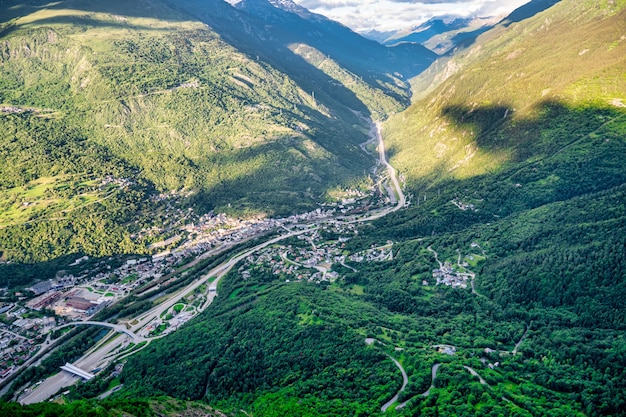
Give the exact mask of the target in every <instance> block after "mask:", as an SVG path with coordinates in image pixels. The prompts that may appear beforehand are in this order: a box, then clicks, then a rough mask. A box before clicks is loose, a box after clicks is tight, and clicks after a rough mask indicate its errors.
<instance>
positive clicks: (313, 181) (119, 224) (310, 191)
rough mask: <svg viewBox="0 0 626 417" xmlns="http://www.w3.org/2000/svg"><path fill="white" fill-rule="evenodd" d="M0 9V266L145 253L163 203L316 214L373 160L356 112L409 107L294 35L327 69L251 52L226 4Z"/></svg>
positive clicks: (181, 0)
mask: <svg viewBox="0 0 626 417" xmlns="http://www.w3.org/2000/svg"><path fill="white" fill-rule="evenodd" d="M268 6H269V7H271V8H272V9H273V10H275V12H276V13H278V14H280V13H282V14H285V15H287V16H288V17H289V18H290V19H291V18H292V17H291V16H294V17H293V18H294V19H295V18H297V17H296V15H293V14H290V13H287V12H284V11H282V10H279V9H275V8H273V7H272V6H270V5H268ZM0 7H1V10H0V16H2V18H1V23H0V62H1V66H0V132H1V133H0V176H1V177H2V179H3V181H2V184H1V185H0V242H2V243H1V244H0V252H1V253H2V255H1V256H2V259H3V260H5V261H6V260H11V261H26V262H33V261H41V260H48V259H53V258H56V257H59V256H62V255H65V254H68V253H81V252H82V253H86V254H90V255H105V254H112V253H130V252H143V251H145V247H146V242H144V241H142V239H138V238H136V236H137V235H138V233H139V232H140V231H141V230H146V229H149V228H151V227H154V226H157V227H158V226H159V224H158V222H159V221H160V220H158V219H159V218H160V217H161V216H160V215H156V216H155V213H162V212H163V210H164V207H163V204H161V205H159V204H157V203H156V202H155V200H154V199H150V196H155V195H157V194H159V193H163V192H171V191H174V192H175V193H176V195H177V196H178V197H180V198H178V202H177V208H184V209H186V208H187V207H190V206H193V207H195V208H196V209H197V211H198V213H200V214H201V213H202V212H206V211H209V210H211V209H213V208H216V207H217V208H219V209H221V210H229V209H230V210H231V211H233V212H235V213H247V212H252V213H266V214H270V215H271V214H278V213H279V214H285V213H291V212H297V211H304V210H310V209H312V208H315V207H317V206H316V203H317V202H319V201H324V200H325V199H326V198H327V194H326V193H327V192H328V190H330V189H332V188H333V187H337V186H340V185H341V186H344V187H350V186H354V185H355V184H358V183H359V182H360V181H361V180H362V179H363V178H364V173H365V172H366V171H367V170H368V169H369V168H370V166H371V164H372V160H371V157H369V156H367V155H366V154H365V153H364V152H363V151H361V149H360V148H359V146H358V144H360V143H362V142H364V141H365V140H367V126H366V125H365V124H364V122H363V120H362V119H361V118H360V117H359V116H358V115H357V114H356V113H355V112H357V111H358V112H360V113H361V115H362V116H368V115H369V114H370V113H372V112H375V113H376V115H377V116H376V117H384V115H385V114H387V113H388V112H390V111H398V110H399V109H401V108H403V106H404V105H405V103H406V102H407V99H408V91H407V88H406V85H405V84H404V83H403V81H401V80H400V79H397V78H395V77H393V76H388V75H383V73H382V71H378V72H377V73H376V74H378V75H380V77H384V79H383V78H380V77H379V76H378V75H376V74H373V75H370V76H369V78H368V79H367V80H365V81H363V80H362V79H360V78H359V77H358V76H356V75H355V74H353V73H351V72H350V71H349V70H347V69H345V68H343V67H342V66H341V65H340V64H339V63H337V62H335V61H334V60H331V59H326V57H325V56H324V55H323V54H322V53H318V52H316V50H314V49H313V48H312V47H309V46H308V45H306V44H305V43H304V40H302V41H301V43H300V44H299V46H298V48H299V50H300V51H301V53H302V54H307V56H308V58H309V59H308V61H310V62H314V61H315V60H317V59H319V61H320V62H319V65H320V68H321V69H319V68H317V67H316V66H315V65H313V64H311V63H309V62H308V61H307V60H304V59H303V58H301V57H300V56H298V55H297V54H294V53H293V52H291V51H290V50H289V49H288V48H283V49H282V50H278V49H276V48H275V45H272V44H268V45H266V46H265V47H264V48H262V47H259V48H258V50H256V53H254V54H252V52H253V51H255V47H256V46H257V45H263V44H264V43H266V44H267V39H265V38H264V36H266V35H267V33H266V32H265V30H266V29H265V26H264V23H263V22H262V21H259V20H258V19H257V18H256V17H254V16H250V15H249V14H247V13H244V12H241V11H238V10H237V9H235V8H233V7H232V6H230V5H229V4H227V3H225V2H224V1H222V0H211V1H203V2H197V1H191V0H177V1H174V2H160V1H150V2H147V1H138V2H132V3H128V2H125V1H112V2H106V3H102V2H97V1H90V0H73V1H63V2H55V3H48V2H30V3H25V4H22V3H21V2H17V1H3V2H2V3H1V4H0ZM266 17H268V16H266ZM207 24H208V25H207ZM308 24H309V27H310V28H311V30H312V29H313V28H315V22H311V23H308ZM325 24H328V23H325ZM276 26H277V29H276V30H280V27H279V26H280V25H276ZM344 29H345V28H344ZM345 31H347V29H345ZM352 35H353V36H354V37H356V38H358V36H357V35H354V34H352ZM361 39H362V38H361ZM362 41H363V42H369V41H365V40H364V39H362ZM270 52H271V53H270ZM415 59H417V60H419V59H421V58H419V57H415ZM322 61H323V62H322ZM281 62H282V64H280V63H281ZM279 64H280V65H279ZM394 71H395V70H394V69H393V67H392V68H389V72H390V73H393V72H394ZM376 80H378V81H380V84H379V83H378V82H377V81H376ZM134 236H135V237H134ZM147 243H149V242H147Z"/></svg>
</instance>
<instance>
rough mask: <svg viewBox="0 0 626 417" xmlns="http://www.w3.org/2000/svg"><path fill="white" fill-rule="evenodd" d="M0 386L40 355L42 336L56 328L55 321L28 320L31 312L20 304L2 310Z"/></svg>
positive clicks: (49, 318)
mask: <svg viewBox="0 0 626 417" xmlns="http://www.w3.org/2000/svg"><path fill="white" fill-rule="evenodd" d="M0 311H2V313H3V314H4V316H3V320H2V322H0V382H1V381H2V380H3V379H4V378H6V377H8V376H10V375H11V374H12V373H13V372H14V371H15V369H16V368H17V367H19V366H20V365H22V364H23V363H24V362H26V361H28V360H29V359H30V358H31V357H32V356H33V355H34V354H35V353H36V352H38V351H39V348H40V345H41V343H42V342H43V341H44V337H43V335H44V334H46V333H47V332H49V331H50V330H51V329H52V328H53V327H55V326H56V320H55V319H54V317H46V316H42V317H32V318H27V317H26V316H27V313H28V312H29V310H28V309H27V308H25V307H22V306H20V305H18V304H7V305H3V306H2V308H0Z"/></svg>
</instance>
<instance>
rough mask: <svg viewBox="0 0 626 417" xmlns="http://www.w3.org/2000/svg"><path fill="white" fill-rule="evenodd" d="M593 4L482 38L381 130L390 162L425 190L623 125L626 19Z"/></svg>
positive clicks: (567, 7) (567, 5) (568, 6)
mask: <svg viewBox="0 0 626 417" xmlns="http://www.w3.org/2000/svg"><path fill="white" fill-rule="evenodd" d="M601 3H602V2H585V3H583V4H581V3H580V2H571V1H562V2H560V3H558V4H557V5H555V6H553V7H552V8H550V9H548V10H546V11H544V12H542V13H540V14H538V15H536V16H534V17H533V18H531V19H529V20H527V21H522V22H520V23H511V24H510V26H508V28H506V30H505V28H502V27H501V28H498V29H496V30H494V33H491V32H489V33H487V34H485V35H483V36H482V37H480V38H479V39H478V41H477V43H476V44H475V45H473V46H472V47H471V49H470V50H469V52H468V53H467V54H465V55H464V56H462V57H461V58H459V59H458V65H459V66H460V67H461V68H462V69H461V70H460V71H459V72H457V73H456V74H455V75H453V76H452V77H450V78H449V79H448V80H447V81H446V82H444V83H443V84H442V85H441V86H440V87H439V88H437V89H436V90H435V91H434V92H432V93H431V94H430V95H428V96H427V97H425V98H423V99H422V100H420V101H419V102H418V103H416V104H415V105H414V106H412V107H411V108H410V109H409V110H408V111H406V112H404V113H402V114H399V115H398V116H396V117H394V118H392V119H391V120H390V121H389V123H387V124H386V126H385V127H386V129H385V132H386V136H387V141H388V143H389V146H390V147H391V149H392V155H393V157H392V162H393V163H395V164H397V166H398V167H399V168H400V170H401V171H404V172H405V173H406V174H407V175H408V177H409V179H410V182H411V183H412V184H414V185H417V184H420V185H421V186H429V185H432V184H433V183H434V182H436V181H442V180H446V179H468V178H472V177H475V176H478V175H484V174H494V173H499V172H503V171H505V170H507V169H510V168H512V167H514V166H516V165H518V164H520V163H525V162H532V161H536V160H537V159H539V158H546V157H549V156H551V155H553V154H554V153H555V152H557V151H558V150H559V149H561V148H562V147H564V146H566V145H568V144H569V143H570V142H572V141H573V140H575V139H580V140H581V141H583V142H589V141H591V140H593V131H594V130H595V129H597V128H599V127H600V126H601V125H604V123H609V122H610V123H611V125H612V126H613V127H614V126H615V124H618V125H619V124H623V123H624V121H623V120H622V119H621V115H622V114H624V106H625V104H624V103H625V102H626V79H625V78H624V71H625V69H626V24H625V23H624V22H626V13H625V12H624V5H623V4H622V5H621V6H620V5H617V4H615V3H613V5H612V6H609V5H604V6H602V4H601ZM622 3H623V2H622ZM495 35H497V37H495V38H494V36H495ZM612 120H613V121H612ZM598 122H601V123H598ZM585 135H588V136H587V137H586V138H585ZM620 142H621V141H620V140H616V141H614V142H613V143H612V144H605V145H604V146H611V147H612V146H620Z"/></svg>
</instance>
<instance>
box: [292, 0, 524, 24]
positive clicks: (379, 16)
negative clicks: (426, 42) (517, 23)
mask: <svg viewBox="0 0 626 417" xmlns="http://www.w3.org/2000/svg"><path fill="white" fill-rule="evenodd" d="M294 1H295V2H296V3H298V4H299V5H301V6H304V7H306V8H307V9H309V10H311V11H312V12H315V13H319V14H323V15H325V16H327V17H329V18H331V19H333V20H337V21H339V22H341V23H343V24H344V25H346V26H348V27H350V28H351V29H353V30H355V31H357V32H363V31H367V30H371V29H376V30H379V31H387V30H398V29H403V28H406V27H409V26H412V25H416V24H419V23H422V22H424V21H426V20H428V19H430V18H431V17H434V16H445V15H455V16H462V17H467V16H481V17H484V16H496V15H502V14H507V13H509V12H511V11H513V10H514V9H516V8H517V7H519V6H521V5H523V4H524V3H527V2H528V1H529V0H294Z"/></svg>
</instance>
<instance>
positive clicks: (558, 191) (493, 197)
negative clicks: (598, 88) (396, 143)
mask: <svg viewBox="0 0 626 417" xmlns="http://www.w3.org/2000/svg"><path fill="white" fill-rule="evenodd" d="M531 114H534V115H535V116H531V117H527V118H521V117H515V115H514V112H513V110H511V109H510V108H509V107H507V106H484V107H476V108H474V107H470V106H463V105H455V106H449V107H447V108H445V109H443V110H442V111H441V115H442V116H443V117H445V118H446V119H447V120H448V121H449V122H450V125H451V126H454V127H456V128H458V129H467V131H471V132H473V135H472V137H473V140H472V141H471V142H472V143H474V144H475V145H476V146H477V148H478V152H482V153H486V154H490V153H494V154H498V155H502V154H503V153H504V154H506V155H508V159H507V160H506V161H504V162H503V163H502V164H501V165H500V166H494V167H491V168H490V170H488V171H487V172H485V170H484V169H482V167H479V166H477V167H476V174H475V175H471V176H469V177H464V178H459V177H458V176H456V175H455V168H454V167H455V166H456V162H457V161H456V160H452V159H451V158H448V159H445V158H440V159H439V160H438V161H437V162H435V163H434V164H433V165H432V167H431V168H430V169H429V172H428V173H427V174H425V175H424V176H423V177H422V178H414V179H413V181H412V182H413V187H412V190H410V192H411V193H412V194H413V195H414V196H416V198H419V200H420V202H421V203H422V207H423V202H424V200H423V199H424V196H426V197H427V199H426V201H438V203H437V204H439V205H441V206H445V207H447V208H446V209H445V211H446V212H448V216H449V217H448V218H447V219H446V218H443V217H440V216H436V217H435V218H433V219H430V220H429V221H427V222H423V223H420V224H419V225H418V224H413V226H411V225H410V223H411V222H410V221H408V222H406V221H404V222H403V221H398V219H394V217H395V216H398V217H400V218H402V217H405V218H406V217H412V216H415V215H417V212H415V208H412V209H410V210H407V211H406V212H398V213H394V214H392V215H391V216H389V219H384V220H381V222H391V223H396V222H397V225H396V226H391V225H389V226H385V227H389V228H395V232H396V233H398V235H399V236H403V237H409V236H410V237H419V236H427V235H430V234H431V233H433V232H434V233H440V232H441V231H443V230H447V231H454V230H456V229H458V228H460V227H466V226H467V225H468V224H471V223H474V222H484V221H492V220H494V219H497V218H500V217H504V216H508V215H511V214H514V213H519V212H522V211H525V210H531V209H535V208H538V207H541V206H544V205H546V204H550V203H554V202H558V201H565V200H569V199H573V198H577V197H579V196H583V195H587V194H592V193H599V192H603V191H605V190H609V189H612V188H614V187H618V186H620V185H622V184H624V183H626V169H625V163H624V161H626V139H625V138H624V136H623V134H622V133H621V132H623V129H624V127H625V126H626V110H625V109H623V108H619V107H613V106H610V105H608V104H606V105H598V104H597V103H588V104H582V105H576V106H572V105H568V104H565V103H562V102H558V101H552V100H551V101H543V102H541V103H539V104H538V105H537V106H536V108H535V109H533V111H532V112H531ZM505 115H506V117H505ZM442 140H444V141H445V139H442ZM459 146H460V145H459ZM393 152H396V153H401V152H402V151H401V150H398V149H394V150H393ZM432 152H433V154H434V153H435V150H434V149H433V151H432ZM453 153H454V151H453V152H452V154H453ZM432 156H433V155H430V157H432ZM427 157H429V156H428V155H419V156H418V155H416V157H415V158H416V162H415V163H416V164H417V163H419V160H420V159H424V158H427ZM431 160H432V159H431ZM392 163H393V160H392ZM468 163H469V164H471V163H472V162H471V159H470V160H469V162H468ZM417 196H420V197H417ZM454 198H460V199H461V200H465V201H466V202H476V203H475V204H476V205H477V207H478V210H477V211H475V212H474V211H472V210H466V211H463V210H459V209H458V208H456V207H455V206H453V205H449V206H448V205H447V203H446V200H447V201H448V202H449V201H450V200H452V199H454ZM442 199H444V200H443V201H442ZM416 203H417V201H415V202H413V206H414V207H415V206H416ZM431 206H432V204H431ZM440 210H441V209H440V208H438V209H437V211H440ZM411 213H413V214H411ZM434 225H435V226H434ZM413 227H414V228H413Z"/></svg>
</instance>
